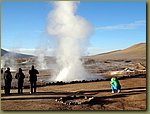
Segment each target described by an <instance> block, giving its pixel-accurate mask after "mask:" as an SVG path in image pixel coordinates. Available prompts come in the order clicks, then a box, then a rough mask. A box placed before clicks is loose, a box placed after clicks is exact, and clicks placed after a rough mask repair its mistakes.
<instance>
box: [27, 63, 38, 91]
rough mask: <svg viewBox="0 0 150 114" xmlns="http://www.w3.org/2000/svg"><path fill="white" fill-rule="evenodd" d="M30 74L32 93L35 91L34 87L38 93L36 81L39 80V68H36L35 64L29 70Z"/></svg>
mask: <svg viewBox="0 0 150 114" xmlns="http://www.w3.org/2000/svg"><path fill="white" fill-rule="evenodd" d="M29 74H30V77H29V78H30V79H29V81H30V84H31V86H30V89H31V90H30V94H32V93H33V88H34V93H36V81H37V74H39V72H38V70H36V69H34V66H33V65H32V68H31V70H29Z"/></svg>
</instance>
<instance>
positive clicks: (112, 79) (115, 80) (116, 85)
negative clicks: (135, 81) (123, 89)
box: [110, 78, 120, 87]
mask: <svg viewBox="0 0 150 114" xmlns="http://www.w3.org/2000/svg"><path fill="white" fill-rule="evenodd" d="M110 84H111V85H112V84H114V86H115V87H118V86H120V84H119V81H118V79H117V78H111V81H110Z"/></svg>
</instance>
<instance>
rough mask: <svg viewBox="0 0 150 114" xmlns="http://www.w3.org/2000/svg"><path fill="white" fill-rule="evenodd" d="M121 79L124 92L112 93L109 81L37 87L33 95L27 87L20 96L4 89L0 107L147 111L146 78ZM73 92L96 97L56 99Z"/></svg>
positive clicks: (8, 108)
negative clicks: (72, 101)
mask: <svg viewBox="0 0 150 114" xmlns="http://www.w3.org/2000/svg"><path fill="white" fill-rule="evenodd" d="M119 81H120V84H121V86H122V90H121V93H111V88H110V84H109V81H98V82H87V83H76V84H65V85H49V86H44V87H38V88H37V93H35V94H32V95H30V94H29V91H30V90H29V89H24V94H23V95H18V94H17V89H12V90H11V93H12V94H11V95H10V96H5V95H4V91H3V90H1V93H2V94H1V110H4V111H8V110H42V111H43V110H56V111H57V110H86V111H87V110H146V107H147V102H146V99H147V98H146V78H145V77H134V78H126V79H120V80H119ZM72 95H76V96H87V97H94V99H93V100H92V101H90V102H87V103H84V104H80V105H67V104H63V103H61V102H57V101H56V99H58V98H61V97H62V98H65V97H67V96H72Z"/></svg>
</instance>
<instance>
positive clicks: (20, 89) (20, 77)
mask: <svg viewBox="0 0 150 114" xmlns="http://www.w3.org/2000/svg"><path fill="white" fill-rule="evenodd" d="M15 78H16V79H18V94H23V83H24V78H25V75H24V73H23V72H22V69H21V68H19V71H18V73H16V76H15Z"/></svg>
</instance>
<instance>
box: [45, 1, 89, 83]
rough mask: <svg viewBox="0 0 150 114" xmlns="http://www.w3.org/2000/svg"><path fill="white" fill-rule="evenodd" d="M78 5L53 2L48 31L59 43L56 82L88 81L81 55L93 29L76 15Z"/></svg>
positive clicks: (71, 2)
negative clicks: (58, 70)
mask: <svg viewBox="0 0 150 114" xmlns="http://www.w3.org/2000/svg"><path fill="white" fill-rule="evenodd" d="M78 4H79V2H76V1H56V2H53V5H54V9H53V10H52V11H51V12H50V13H49V15H48V26H47V31H48V33H49V35H50V36H53V37H55V38H56V39H57V41H58V47H57V50H56V51H57V52H56V58H57V63H58V65H59V69H60V72H59V73H58V75H57V77H56V78H55V81H72V80H83V79H87V78H86V77H87V75H88V74H87V73H86V71H85V69H84V67H83V66H82V62H81V55H82V53H83V45H84V43H86V42H87V39H88V37H89V35H90V34H91V30H92V27H91V25H90V24H89V23H88V22H87V21H86V20H85V19H84V18H83V17H80V16H79V15H77V14H76V9H77V5H78Z"/></svg>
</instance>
